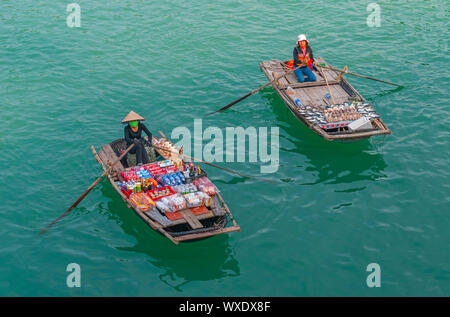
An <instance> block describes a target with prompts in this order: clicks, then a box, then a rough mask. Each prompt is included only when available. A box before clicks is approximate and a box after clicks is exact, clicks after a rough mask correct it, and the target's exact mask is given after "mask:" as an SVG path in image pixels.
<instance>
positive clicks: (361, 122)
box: [348, 117, 372, 131]
mask: <svg viewBox="0 0 450 317" xmlns="http://www.w3.org/2000/svg"><path fill="white" fill-rule="evenodd" d="M348 128H349V130H351V131H357V130H363V129H372V123H370V120H368V119H366V118H365V117H361V118H359V119H358V120H355V121H353V122H352V123H350V124H349V125H348Z"/></svg>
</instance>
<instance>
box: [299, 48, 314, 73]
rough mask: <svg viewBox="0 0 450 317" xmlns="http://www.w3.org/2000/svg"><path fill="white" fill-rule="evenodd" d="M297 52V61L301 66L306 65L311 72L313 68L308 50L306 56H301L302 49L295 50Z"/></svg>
mask: <svg viewBox="0 0 450 317" xmlns="http://www.w3.org/2000/svg"><path fill="white" fill-rule="evenodd" d="M297 52H299V53H298V55H297V57H298V61H299V62H300V63H301V64H303V63H306V65H308V67H309V68H310V69H311V70H313V68H312V59H311V57H310V56H309V52H308V50H306V54H305V55H303V52H302V49H301V48H297Z"/></svg>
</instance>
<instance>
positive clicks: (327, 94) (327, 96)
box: [325, 92, 331, 100]
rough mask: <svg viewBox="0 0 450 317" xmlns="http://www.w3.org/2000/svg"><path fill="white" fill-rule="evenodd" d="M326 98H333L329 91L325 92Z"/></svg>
mask: <svg viewBox="0 0 450 317" xmlns="http://www.w3.org/2000/svg"><path fill="white" fill-rule="evenodd" d="M325 98H326V99H327V100H330V99H331V95H330V93H329V92H327V93H326V94H325Z"/></svg>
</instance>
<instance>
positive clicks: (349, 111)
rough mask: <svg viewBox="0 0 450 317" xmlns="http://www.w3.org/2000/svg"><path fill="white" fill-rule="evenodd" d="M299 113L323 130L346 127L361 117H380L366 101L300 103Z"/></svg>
mask: <svg viewBox="0 0 450 317" xmlns="http://www.w3.org/2000/svg"><path fill="white" fill-rule="evenodd" d="M299 113H300V114H301V115H303V116H305V118H306V120H308V121H309V122H310V123H312V124H317V125H319V126H320V127H321V128H322V129H325V130H328V129H336V128H341V127H346V126H348V125H349V124H350V123H351V122H353V121H355V120H357V119H359V118H361V117H366V118H367V119H368V120H370V119H374V118H378V117H380V115H379V114H377V113H376V112H375V110H374V109H373V108H372V106H370V105H369V103H368V102H367V101H364V102H353V103H352V104H349V103H344V104H340V105H331V106H304V105H302V106H300V107H299Z"/></svg>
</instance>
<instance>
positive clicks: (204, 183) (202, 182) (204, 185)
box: [192, 176, 216, 196]
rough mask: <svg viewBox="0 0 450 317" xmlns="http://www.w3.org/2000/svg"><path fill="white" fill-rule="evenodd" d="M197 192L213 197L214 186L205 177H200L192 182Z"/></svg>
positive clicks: (214, 192)
mask: <svg viewBox="0 0 450 317" xmlns="http://www.w3.org/2000/svg"><path fill="white" fill-rule="evenodd" d="M192 183H193V184H194V185H195V186H197V188H198V189H199V190H201V191H202V192H205V193H206V194H208V195H209V196H214V195H215V194H216V186H214V184H213V183H212V182H211V181H210V180H209V179H208V178H207V177H206V176H203V177H200V178H199V179H196V180H195V181H193V182H192Z"/></svg>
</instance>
